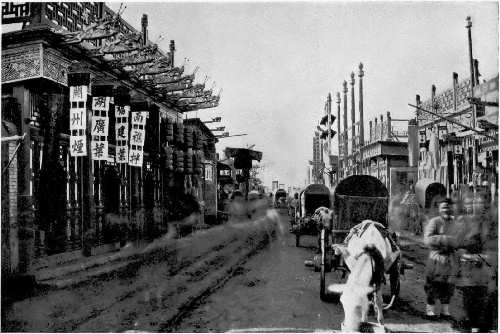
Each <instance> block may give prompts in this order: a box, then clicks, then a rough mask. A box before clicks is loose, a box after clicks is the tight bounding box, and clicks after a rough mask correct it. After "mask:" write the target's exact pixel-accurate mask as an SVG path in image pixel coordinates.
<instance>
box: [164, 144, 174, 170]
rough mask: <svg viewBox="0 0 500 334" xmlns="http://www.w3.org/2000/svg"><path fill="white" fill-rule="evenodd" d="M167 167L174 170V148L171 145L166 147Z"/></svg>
mask: <svg viewBox="0 0 500 334" xmlns="http://www.w3.org/2000/svg"><path fill="white" fill-rule="evenodd" d="M165 168H166V169H168V170H174V149H173V148H172V147H170V146H166V147H165Z"/></svg>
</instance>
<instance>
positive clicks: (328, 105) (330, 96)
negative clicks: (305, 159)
mask: <svg viewBox="0 0 500 334" xmlns="http://www.w3.org/2000/svg"><path fill="white" fill-rule="evenodd" d="M326 101H327V106H326V108H327V109H326V112H327V116H328V123H327V124H328V128H327V130H326V131H328V150H327V152H328V157H327V158H326V161H327V162H328V167H330V166H331V165H332V162H331V161H330V156H331V154H332V131H331V130H330V128H331V126H332V120H331V117H332V95H331V94H330V93H328V98H327V100H326ZM332 178H333V176H332V174H331V173H330V174H328V178H327V179H328V188H330V187H331V185H332V183H333V182H332Z"/></svg>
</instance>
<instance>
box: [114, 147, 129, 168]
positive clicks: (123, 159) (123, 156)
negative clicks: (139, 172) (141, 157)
mask: <svg viewBox="0 0 500 334" xmlns="http://www.w3.org/2000/svg"><path fill="white" fill-rule="evenodd" d="M116 163H117V164H126V163H128V146H117V147H116Z"/></svg>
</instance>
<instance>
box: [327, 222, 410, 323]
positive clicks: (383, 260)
mask: <svg viewBox="0 0 500 334" xmlns="http://www.w3.org/2000/svg"><path fill="white" fill-rule="evenodd" d="M381 226H382V225H381V224H379V223H376V222H373V221H369V220H367V221H364V222H363V223H361V224H358V225H356V226H355V227H354V228H353V229H351V232H350V233H349V236H348V237H347V238H346V243H347V244H346V245H334V249H335V251H336V253H337V254H341V255H342V257H343V259H344V261H345V263H346V265H347V267H348V268H349V270H350V274H349V277H348V278H347V282H346V283H345V284H332V285H330V286H329V287H328V291H330V292H334V293H337V294H342V295H341V297H340V302H341V303H342V307H343V309H344V322H343V323H342V331H346V332H354V331H359V329H360V325H361V324H362V323H365V322H366V320H367V316H368V310H369V306H370V303H372V304H373V307H374V309H375V311H376V314H377V322H378V324H379V326H383V323H384V316H383V301H382V289H381V286H382V283H383V282H384V279H385V278H384V273H385V271H386V269H388V268H390V266H391V265H392V264H393V263H394V261H395V260H396V259H397V258H398V257H399V253H400V251H399V249H396V250H395V249H394V245H393V244H391V242H390V240H388V237H387V236H386V235H383V234H382V233H381V232H380V227H381ZM369 298H370V299H371V301H370V300H369ZM393 299H394V297H393ZM391 304H392V302H391Z"/></svg>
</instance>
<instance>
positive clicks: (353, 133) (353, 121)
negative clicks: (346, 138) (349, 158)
mask: <svg viewBox="0 0 500 334" xmlns="http://www.w3.org/2000/svg"><path fill="white" fill-rule="evenodd" d="M351 124H352V125H351V126H352V127H351V137H352V138H351V141H352V144H351V145H352V154H353V155H354V153H355V152H356V151H357V147H356V110H355V101H354V72H351ZM353 162H354V159H353Z"/></svg>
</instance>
